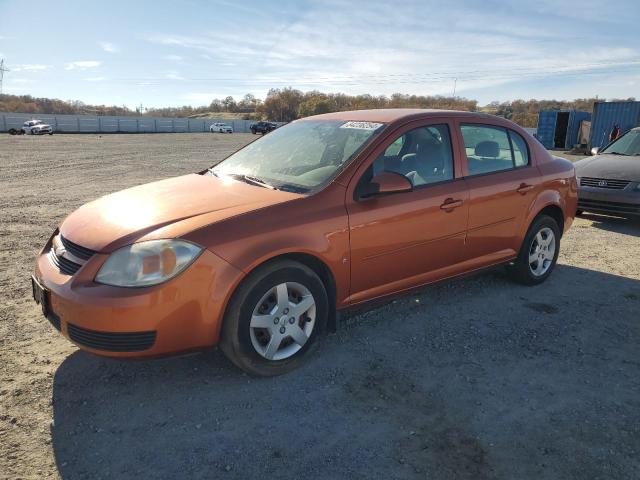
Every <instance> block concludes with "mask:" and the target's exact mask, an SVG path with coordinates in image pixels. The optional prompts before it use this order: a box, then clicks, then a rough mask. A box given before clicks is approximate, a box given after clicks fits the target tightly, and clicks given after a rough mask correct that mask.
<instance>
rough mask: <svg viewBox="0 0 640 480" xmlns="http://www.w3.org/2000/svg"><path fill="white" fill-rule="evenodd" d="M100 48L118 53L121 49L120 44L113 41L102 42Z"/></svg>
mask: <svg viewBox="0 0 640 480" xmlns="http://www.w3.org/2000/svg"><path fill="white" fill-rule="evenodd" d="M100 48H102V50H104V51H105V52H108V53H118V52H119V51H120V49H119V48H118V46H117V45H115V44H113V43H111V42H100Z"/></svg>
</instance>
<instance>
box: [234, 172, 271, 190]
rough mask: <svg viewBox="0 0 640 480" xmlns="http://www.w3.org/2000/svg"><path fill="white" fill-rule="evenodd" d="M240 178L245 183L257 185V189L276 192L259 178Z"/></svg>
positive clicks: (248, 176)
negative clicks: (261, 188) (267, 189)
mask: <svg viewBox="0 0 640 480" xmlns="http://www.w3.org/2000/svg"><path fill="white" fill-rule="evenodd" d="M242 178H244V180H245V182H247V183H252V184H253V185H258V186H259V187H264V188H270V189H271V190H277V188H276V187H274V186H273V185H271V184H270V183H267V182H265V181H264V180H262V179H261V178H258V177H253V176H251V175H242Z"/></svg>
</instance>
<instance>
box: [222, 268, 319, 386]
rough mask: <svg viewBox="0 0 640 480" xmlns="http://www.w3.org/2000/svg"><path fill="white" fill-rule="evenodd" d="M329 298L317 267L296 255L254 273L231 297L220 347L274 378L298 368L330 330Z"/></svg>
mask: <svg viewBox="0 0 640 480" xmlns="http://www.w3.org/2000/svg"><path fill="white" fill-rule="evenodd" d="M328 309H329V302H328V297H327V292H326V289H325V287H324V285H323V283H322V281H321V280H320V278H319V277H318V276H317V275H316V274H315V272H314V271H313V270H311V269H310V268H308V267H307V266H305V265H303V264H300V263H298V262H294V261H291V260H283V261H277V262H273V263H271V264H267V265H265V266H263V267H260V268H259V269H258V270H256V271H255V272H254V273H252V274H251V275H250V276H249V277H248V278H247V279H246V280H245V281H244V282H243V283H242V284H241V285H240V286H239V287H238V290H237V291H236V292H235V293H234V295H233V298H232V299H231V301H230V302H229V306H228V308H227V312H226V314H225V318H224V324H223V327H222V335H221V339H220V347H221V349H222V351H223V352H224V353H225V355H226V356H227V357H228V358H229V359H230V360H231V361H232V362H233V363H234V364H235V365H237V366H238V367H240V368H241V369H243V370H244V371H246V372H247V373H250V374H252V375H256V376H262V377H270V376H274V375H280V374H283V373H286V372H289V371H291V370H293V369H295V368H298V367H299V366H300V365H301V364H302V363H303V362H304V360H305V359H306V358H307V357H308V356H309V353H310V352H311V351H312V350H313V349H314V348H315V346H316V345H317V340H318V338H319V337H320V336H321V335H322V334H323V333H324V331H325V327H326V323H327V317H328Z"/></svg>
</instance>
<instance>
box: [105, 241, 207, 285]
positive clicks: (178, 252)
mask: <svg viewBox="0 0 640 480" xmlns="http://www.w3.org/2000/svg"><path fill="white" fill-rule="evenodd" d="M201 252H202V248H201V247H199V246H198V245H194V244H193V243H189V242H185V241H183V240H150V241H148V242H141V243H134V244H133V245H127V246H126V247H122V248H120V249H119V250H116V251H115V252H113V253H112V254H111V255H110V256H109V258H108V259H107V261H106V262H104V265H102V267H101V268H100V271H99V272H98V274H97V275H96V282H98V283H103V284H105V285H113V286H116V287H148V286H151V285H157V284H159V283H162V282H166V281H167V280H169V279H171V278H173V277H175V276H176V275H178V274H179V273H180V272H182V271H183V270H184V269H185V268H187V267H188V266H189V265H190V264H191V262H193V261H194V260H195V259H196V258H197V257H198V255H200V253H201Z"/></svg>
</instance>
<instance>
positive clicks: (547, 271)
mask: <svg viewBox="0 0 640 480" xmlns="http://www.w3.org/2000/svg"><path fill="white" fill-rule="evenodd" d="M559 253H560V227H559V226H558V223H557V222H556V221H555V220H554V219H553V218H552V217H549V216H547V215H539V216H538V217H536V218H535V220H534V221H533V223H532V224H531V226H530V227H529V230H528V231H527V234H526V236H525V237H524V241H523V242H522V247H521V248H520V253H519V254H518V258H517V259H516V261H515V262H514V263H513V265H509V267H508V268H507V271H508V272H509V274H510V276H511V278H512V279H513V280H515V281H516V282H518V283H522V284H524V285H538V284H540V283H542V282H544V281H545V280H546V279H547V278H549V276H550V275H551V272H552V271H553V269H554V268H555V266H556V262H557V261H558V254H559Z"/></svg>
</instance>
